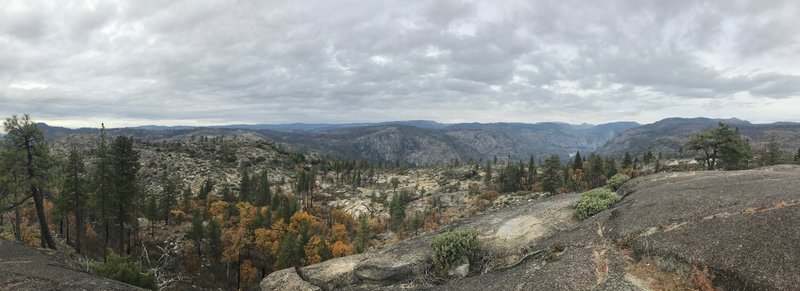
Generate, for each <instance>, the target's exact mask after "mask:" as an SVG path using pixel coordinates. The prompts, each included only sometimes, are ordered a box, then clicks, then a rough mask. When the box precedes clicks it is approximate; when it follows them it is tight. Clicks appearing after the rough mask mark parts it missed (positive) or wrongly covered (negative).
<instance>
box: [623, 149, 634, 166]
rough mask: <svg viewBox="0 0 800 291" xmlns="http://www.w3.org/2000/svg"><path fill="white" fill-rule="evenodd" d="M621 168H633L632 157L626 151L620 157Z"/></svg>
mask: <svg viewBox="0 0 800 291" xmlns="http://www.w3.org/2000/svg"><path fill="white" fill-rule="evenodd" d="M622 168H623V169H630V168H633V158H632V157H631V154H630V153H628V152H625V157H623V158H622Z"/></svg>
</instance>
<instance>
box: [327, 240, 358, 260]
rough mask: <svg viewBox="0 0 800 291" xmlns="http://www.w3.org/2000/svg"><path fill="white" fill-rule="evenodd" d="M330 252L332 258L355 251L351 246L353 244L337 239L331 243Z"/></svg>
mask: <svg viewBox="0 0 800 291" xmlns="http://www.w3.org/2000/svg"><path fill="white" fill-rule="evenodd" d="M331 252H332V253H333V257H334V258H341V257H346V256H350V255H352V254H354V253H355V252H356V251H355V248H353V245H351V244H349V243H346V242H342V241H337V242H336V243H334V244H333V247H332V248H331Z"/></svg>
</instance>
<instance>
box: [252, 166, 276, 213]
mask: <svg viewBox="0 0 800 291" xmlns="http://www.w3.org/2000/svg"><path fill="white" fill-rule="evenodd" d="M256 192H257V195H256V197H255V199H254V200H255V201H254V202H253V205H255V206H257V207H265V206H268V205H270V204H271V203H272V189H270V184H269V176H268V175H267V171H264V172H262V173H261V177H260V178H259V182H258V190H257V191H256Z"/></svg>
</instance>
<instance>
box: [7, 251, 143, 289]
mask: <svg viewBox="0 0 800 291" xmlns="http://www.w3.org/2000/svg"><path fill="white" fill-rule="evenodd" d="M0 290H38V291H44V290H106V291H111V290H144V289H141V288H138V287H135V286H132V285H128V284H125V283H122V282H119V281H114V280H111V279H108V278H103V277H99V276H95V275H92V274H89V273H87V272H84V271H83V270H81V268H80V267H79V266H78V265H77V263H76V262H75V261H73V260H71V259H69V258H68V257H66V256H64V255H63V254H61V253H58V252H56V251H53V250H48V249H40V248H33V247H29V246H26V245H23V244H22V243H19V242H14V241H6V240H0Z"/></svg>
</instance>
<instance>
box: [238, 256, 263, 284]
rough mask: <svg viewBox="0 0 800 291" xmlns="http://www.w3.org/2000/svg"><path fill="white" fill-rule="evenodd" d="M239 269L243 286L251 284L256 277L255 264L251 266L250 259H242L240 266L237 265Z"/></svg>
mask: <svg viewBox="0 0 800 291" xmlns="http://www.w3.org/2000/svg"><path fill="white" fill-rule="evenodd" d="M239 269H240V271H239V272H240V274H241V275H242V281H244V286H245V287H246V286H250V285H252V284H253V283H255V282H256V280H257V279H258V269H256V267H255V266H253V263H251V262H250V260H244V262H242V266H241V267H239Z"/></svg>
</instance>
